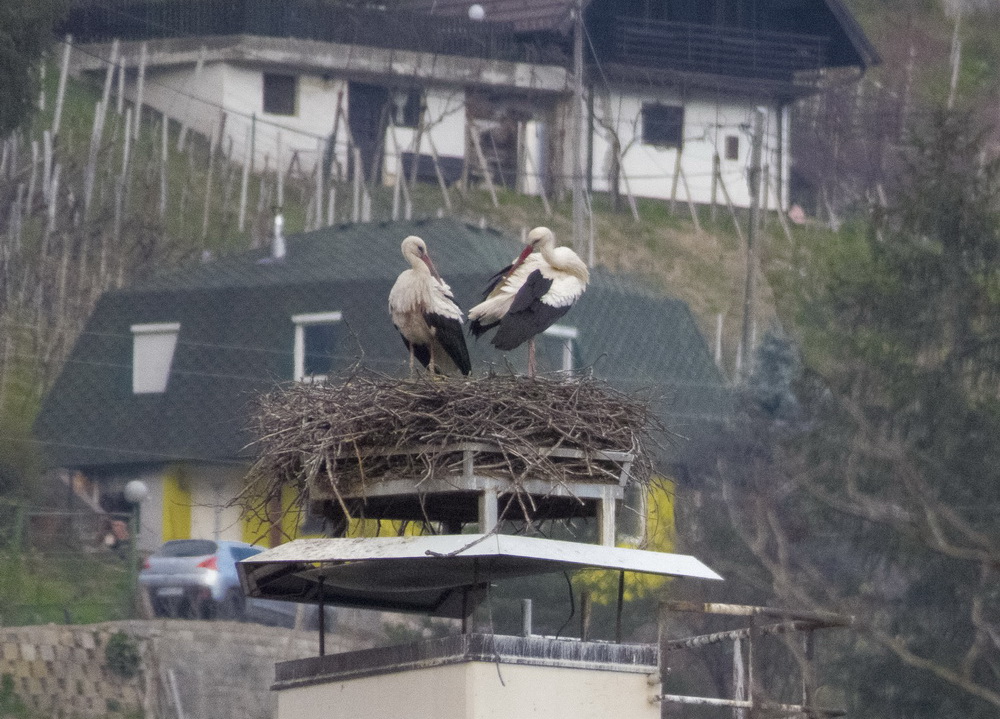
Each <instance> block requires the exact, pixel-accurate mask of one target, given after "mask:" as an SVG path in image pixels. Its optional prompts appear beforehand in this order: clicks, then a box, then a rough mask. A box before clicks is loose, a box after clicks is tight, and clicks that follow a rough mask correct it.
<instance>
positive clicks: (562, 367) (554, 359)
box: [535, 325, 580, 372]
mask: <svg viewBox="0 0 1000 719" xmlns="http://www.w3.org/2000/svg"><path fill="white" fill-rule="evenodd" d="M578 336H579V332H578V331H577V329H576V327H569V326H568V325H552V326H551V327H549V328H547V329H546V330H545V331H544V332H542V334H541V336H540V337H539V338H538V340H537V341H536V342H535V347H536V352H537V354H538V356H537V357H536V360H537V361H538V363H539V368H540V369H541V370H542V371H549V372H572V371H573V370H575V369H577V368H578V367H579V365H580V363H579V361H578V359H579V358H578V356H577V345H576V340H577V337H578Z"/></svg>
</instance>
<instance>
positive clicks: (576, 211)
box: [494, 0, 584, 255]
mask: <svg viewBox="0 0 1000 719" xmlns="http://www.w3.org/2000/svg"><path fill="white" fill-rule="evenodd" d="M583 73H584V64H583V0H576V2H575V3H574V7H573V114H572V118H571V120H572V121H571V129H570V132H571V135H570V138H569V143H568V146H569V150H570V152H572V153H573V157H572V160H573V161H572V163H571V171H572V173H573V188H572V189H573V243H572V245H573V249H574V250H576V251H577V252H578V253H579V254H581V255H582V254H584V241H583V221H584V206H583V165H582V162H581V160H580V150H581V149H582V148H581V146H580V145H581V142H580V140H581V138H582V137H583ZM495 205H496V199H494V206H495Z"/></svg>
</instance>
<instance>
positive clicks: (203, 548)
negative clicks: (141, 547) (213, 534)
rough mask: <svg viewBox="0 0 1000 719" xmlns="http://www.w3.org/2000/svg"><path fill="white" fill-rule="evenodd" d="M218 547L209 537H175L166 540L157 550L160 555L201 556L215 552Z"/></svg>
mask: <svg viewBox="0 0 1000 719" xmlns="http://www.w3.org/2000/svg"><path fill="white" fill-rule="evenodd" d="M218 548H219V545H217V544H216V543H215V542H213V541H212V540H211V539H177V540H174V541H172V542H167V543H166V544H164V545H163V546H162V547H160V548H159V549H158V550H156V554H157V556H160V557H201V556H203V555H205V554H215V550H216V549H218Z"/></svg>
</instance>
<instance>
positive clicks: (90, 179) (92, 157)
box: [83, 100, 104, 217]
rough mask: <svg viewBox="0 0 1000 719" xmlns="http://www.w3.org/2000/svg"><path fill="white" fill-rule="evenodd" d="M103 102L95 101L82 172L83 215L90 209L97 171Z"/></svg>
mask: <svg viewBox="0 0 1000 719" xmlns="http://www.w3.org/2000/svg"><path fill="white" fill-rule="evenodd" d="M103 115H104V103H103V102H102V101H101V100H98V101H97V104H96V105H95V107H94V124H93V127H92V128H91V131H90V153H89V155H88V157H87V165H86V167H85V168H84V172H83V215H84V217H86V216H87V212H88V210H89V209H90V202H91V200H92V199H93V196H94V180H95V175H96V173H97V153H98V150H99V149H100V145H101V133H102V130H103V127H102V125H103V124H104V123H103Z"/></svg>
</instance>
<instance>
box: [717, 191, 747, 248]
mask: <svg viewBox="0 0 1000 719" xmlns="http://www.w3.org/2000/svg"><path fill="white" fill-rule="evenodd" d="M719 189H720V190H722V196H723V197H725V198H726V207H728V208H729V215H730V217H732V219H733V227H734V228H736V236H737V237H739V238H740V244H741V245H742V244H743V243H744V241H745V240H744V238H743V229H742V228H741V227H740V220H739V218H738V217H737V216H736V208H735V207H733V200H732V198H731V197H730V196H729V188H727V187H726V181H725V180H724V179H722V173H719Z"/></svg>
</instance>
